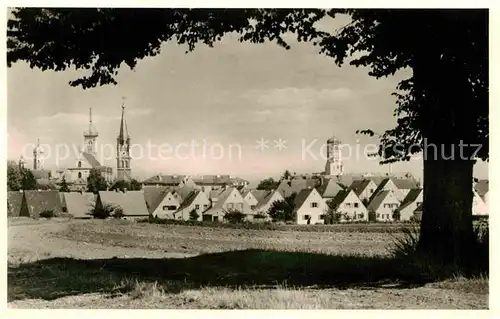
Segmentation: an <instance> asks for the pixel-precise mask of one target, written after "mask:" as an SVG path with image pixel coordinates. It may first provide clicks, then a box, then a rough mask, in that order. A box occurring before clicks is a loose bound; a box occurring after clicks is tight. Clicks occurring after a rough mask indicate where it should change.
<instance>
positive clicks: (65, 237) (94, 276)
mask: <svg viewBox="0 0 500 319" xmlns="http://www.w3.org/2000/svg"><path fill="white" fill-rule="evenodd" d="M397 235H398V234H397V233H393V234H389V233H376V232H370V233H357V232H341V231H336V232H296V231H271V230H248V229H227V228H211V227H192V226H181V225H152V224H142V223H130V222H127V221H118V220H110V221H101V220H88V221H78V220H72V221H65V220H51V221H43V220H39V221H33V220H23V219H20V220H9V232H8V236H9V242H8V254H9V256H8V262H9V270H8V302H9V307H11V308H75V307H76V308H221V309H224V308H279V309H283V308H329V309H343V308H384V309H385V308H413V309H417V308H430V309H434V308H451V309H455V308H469V309H470V308H483V309H484V308H487V307H488V280H487V278H478V279H463V278H456V279H450V280H447V281H442V282H429V281H428V280H426V278H422V277H421V276H419V274H418V273H416V272H415V271H412V269H411V268H409V266H408V265H404V264H401V263H397V262H395V261H394V260H393V259H391V258H389V257H388V251H387V248H388V245H389V244H390V242H391V241H392V240H393V238H394V236H397Z"/></svg>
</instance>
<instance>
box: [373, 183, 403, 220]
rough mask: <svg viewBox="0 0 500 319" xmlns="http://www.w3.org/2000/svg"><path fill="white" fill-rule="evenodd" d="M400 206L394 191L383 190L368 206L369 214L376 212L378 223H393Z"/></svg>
mask: <svg viewBox="0 0 500 319" xmlns="http://www.w3.org/2000/svg"><path fill="white" fill-rule="evenodd" d="M399 204H400V201H399V199H398V198H397V197H396V195H395V193H394V191H392V190H382V191H379V192H377V193H376V194H375V195H374V197H373V198H372V199H371V201H370V204H368V207H367V209H368V212H374V213H375V216H376V220H377V221H383V222H387V221H393V220H394V216H393V215H394V211H395V210H396V209H398V207H399Z"/></svg>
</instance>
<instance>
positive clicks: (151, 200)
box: [144, 187, 171, 213]
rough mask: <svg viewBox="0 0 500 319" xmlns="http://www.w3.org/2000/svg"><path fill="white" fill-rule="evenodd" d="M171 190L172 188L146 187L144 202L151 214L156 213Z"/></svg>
mask: <svg viewBox="0 0 500 319" xmlns="http://www.w3.org/2000/svg"><path fill="white" fill-rule="evenodd" d="M170 190H171V188H170V187H144V201H145V202H146V206H147V207H148V211H149V212H150V213H152V212H154V210H155V209H156V208H157V207H158V205H160V203H161V201H162V200H163V199H164V198H165V196H167V194H168V193H169V192H170Z"/></svg>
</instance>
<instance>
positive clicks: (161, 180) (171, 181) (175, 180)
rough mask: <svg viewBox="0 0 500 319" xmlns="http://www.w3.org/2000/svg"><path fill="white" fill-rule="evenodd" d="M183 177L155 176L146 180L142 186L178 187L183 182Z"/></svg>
mask: <svg viewBox="0 0 500 319" xmlns="http://www.w3.org/2000/svg"><path fill="white" fill-rule="evenodd" d="M184 177H185V176H184V175H155V176H152V177H150V178H148V179H146V180H144V181H143V182H142V183H143V184H146V185H147V184H153V185H155V184H159V185H175V186H177V185H179V184H180V183H181V182H182V181H183V180H184Z"/></svg>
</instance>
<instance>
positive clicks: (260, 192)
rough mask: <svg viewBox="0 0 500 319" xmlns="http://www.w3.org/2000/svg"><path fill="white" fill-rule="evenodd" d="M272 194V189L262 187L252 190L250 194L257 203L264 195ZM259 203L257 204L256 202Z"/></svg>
mask: <svg viewBox="0 0 500 319" xmlns="http://www.w3.org/2000/svg"><path fill="white" fill-rule="evenodd" d="M270 194H272V191H268V190H264V189H255V190H253V191H252V195H253V196H254V197H255V199H256V200H257V203H260V202H261V201H262V200H263V199H264V198H266V196H268V195H270ZM257 205H259V204H257Z"/></svg>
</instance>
